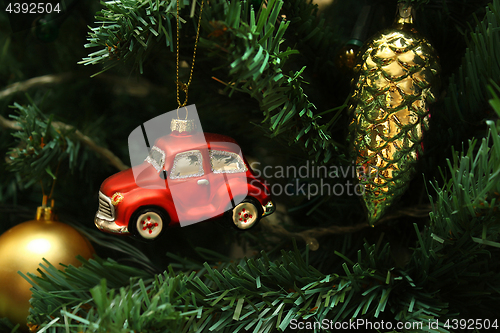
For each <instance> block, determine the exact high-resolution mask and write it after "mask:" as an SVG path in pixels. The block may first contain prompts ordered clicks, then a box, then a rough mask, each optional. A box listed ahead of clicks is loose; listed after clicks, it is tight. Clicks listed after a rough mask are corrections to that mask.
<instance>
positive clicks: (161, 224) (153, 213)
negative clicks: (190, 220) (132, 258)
mask: <svg viewBox="0 0 500 333" xmlns="http://www.w3.org/2000/svg"><path fill="white" fill-rule="evenodd" d="M169 223H170V219H169V218H168V216H167V214H165V213H164V212H163V211H162V210H161V209H158V208H156V207H145V208H141V209H139V210H138V211H136V212H135V213H134V214H133V215H132V218H131V219H130V223H129V226H131V228H130V229H131V230H132V232H133V234H134V235H135V236H138V237H140V238H141V239H143V240H146V241H152V240H156V239H158V238H160V236H161V235H163V234H164V230H165V228H167V227H168V224H169Z"/></svg>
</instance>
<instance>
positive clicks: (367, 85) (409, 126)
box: [349, 3, 440, 224]
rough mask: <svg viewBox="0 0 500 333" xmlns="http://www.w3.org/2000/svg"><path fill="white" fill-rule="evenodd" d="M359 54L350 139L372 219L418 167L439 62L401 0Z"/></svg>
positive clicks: (369, 219) (410, 9) (400, 192)
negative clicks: (385, 25)
mask: <svg viewBox="0 0 500 333" xmlns="http://www.w3.org/2000/svg"><path fill="white" fill-rule="evenodd" d="M359 57H360V58H359V59H360V60H359V62H358V64H357V65H356V68H355V71H356V75H357V79H355V80H357V81H355V82H356V85H355V87H354V89H355V91H354V93H353V96H352V102H351V103H352V104H351V108H350V112H351V116H352V121H351V123H350V125H349V134H350V138H349V140H350V141H351V149H352V153H353V157H354V159H355V160H356V166H357V176H358V181H359V183H360V184H362V185H363V189H364V193H363V201H364V202H365V205H366V208H367V210H368V221H369V223H370V224H373V223H375V222H376V221H377V220H378V219H380V217H381V216H382V215H383V214H384V212H385V211H386V210H387V209H388V208H389V207H390V205H391V204H392V203H393V202H394V201H395V200H396V199H397V198H399V197H400V196H401V195H402V194H403V193H404V192H405V190H406V189H407V187H408V184H409V181H410V180H411V178H412V177H413V175H414V173H415V162H416V160H417V159H418V157H419V156H421V154H422V138H423V132H424V130H427V128H428V118H429V117H430V115H429V109H428V103H431V102H433V101H434V100H435V97H434V93H433V90H434V89H436V87H437V84H438V82H437V81H438V73H439V71H440V67H439V64H438V57H437V56H436V54H435V51H434V48H433V47H432V46H431V45H430V44H429V42H428V41H427V40H426V39H425V38H424V37H422V36H420V35H419V34H417V32H416V30H415V28H414V27H413V16H412V8H411V7H410V6H404V5H403V4H401V3H400V4H399V6H398V14H397V16H396V20H395V22H394V25H393V26H392V28H390V29H387V30H385V31H382V32H380V33H378V34H377V35H375V37H373V38H372V39H371V40H370V41H368V42H367V43H366V46H365V47H364V48H363V49H362V50H361V52H360V54H359Z"/></svg>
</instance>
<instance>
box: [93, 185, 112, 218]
mask: <svg viewBox="0 0 500 333" xmlns="http://www.w3.org/2000/svg"><path fill="white" fill-rule="evenodd" d="M97 217H99V218H101V219H103V220H107V221H114V219H115V207H113V205H112V204H111V199H110V198H109V197H107V196H105V195H104V194H103V193H102V192H99V209H98V210H97Z"/></svg>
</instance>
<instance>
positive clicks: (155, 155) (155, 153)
mask: <svg viewBox="0 0 500 333" xmlns="http://www.w3.org/2000/svg"><path fill="white" fill-rule="evenodd" d="M146 162H148V163H149V164H151V165H152V166H153V167H154V168H155V169H156V171H158V172H160V170H161V169H163V165H164V164H165V152H164V151H163V150H161V149H160V148H158V147H156V146H153V148H151V151H150V152H149V155H148V157H146Z"/></svg>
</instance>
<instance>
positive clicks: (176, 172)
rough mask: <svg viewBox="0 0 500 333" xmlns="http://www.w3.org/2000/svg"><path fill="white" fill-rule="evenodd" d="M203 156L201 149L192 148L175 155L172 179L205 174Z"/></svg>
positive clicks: (171, 172) (171, 173)
mask: <svg viewBox="0 0 500 333" xmlns="http://www.w3.org/2000/svg"><path fill="white" fill-rule="evenodd" d="M203 175H204V172H203V157H202V156H201V152H200V151H199V150H190V151H186V152H183V153H179V154H177V155H176V156H175V159H174V164H173V166H172V170H171V171H170V179H182V178H189V177H199V176H203Z"/></svg>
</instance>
